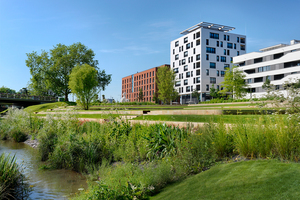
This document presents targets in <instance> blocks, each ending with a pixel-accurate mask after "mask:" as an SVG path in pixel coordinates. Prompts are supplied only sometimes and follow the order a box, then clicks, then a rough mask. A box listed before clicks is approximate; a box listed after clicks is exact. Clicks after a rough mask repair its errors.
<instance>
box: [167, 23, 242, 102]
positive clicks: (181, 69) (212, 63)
mask: <svg viewBox="0 0 300 200" xmlns="http://www.w3.org/2000/svg"><path fill="white" fill-rule="evenodd" d="M234 29H235V28H234V27H229V26H224V25H219V24H214V23H208V22H201V23H199V24H196V25H194V26H192V27H191V28H188V29H186V30H184V31H182V32H181V33H180V34H182V35H183V36H181V37H180V38H178V39H176V40H173V41H172V42H171V48H170V50H171V52H170V57H171V58H170V61H171V62H170V65H171V69H173V70H174V71H175V73H176V79H177V81H176V84H175V88H176V89H177V90H178V92H179V95H180V103H181V104H185V103H188V102H189V101H191V100H192V98H191V93H192V92H193V91H194V90H197V91H198V93H200V94H201V95H200V100H201V101H206V100H208V99H210V95H209V92H210V88H211V87H212V85H213V84H214V87H215V88H216V89H221V86H220V82H222V81H223V80H224V74H225V71H226V68H228V67H231V65H232V64H231V63H232V60H233V57H234V56H238V55H242V54H245V53H246V36H245V35H239V34H234V33H229V31H231V30H234ZM192 101H195V99H193V100H192Z"/></svg>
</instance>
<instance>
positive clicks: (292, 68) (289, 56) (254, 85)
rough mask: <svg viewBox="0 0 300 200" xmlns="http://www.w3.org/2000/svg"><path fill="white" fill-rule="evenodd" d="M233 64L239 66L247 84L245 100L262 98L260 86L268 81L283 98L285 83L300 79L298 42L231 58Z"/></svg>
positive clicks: (299, 41) (299, 45) (294, 41)
mask: <svg viewBox="0 0 300 200" xmlns="http://www.w3.org/2000/svg"><path fill="white" fill-rule="evenodd" d="M233 63H234V64H235V65H238V66H240V67H239V68H238V69H239V70H242V71H243V72H244V73H245V75H246V77H245V79H246V82H247V83H248V88H249V93H248V94H247V96H246V98H251V97H256V98H259V97H264V96H265V95H266V91H265V90H264V89H263V88H262V85H263V84H264V82H265V81H266V79H269V80H270V81H271V84H272V85H274V86H275V90H279V92H281V93H282V94H283V95H284V96H287V91H285V90H284V88H283V84H284V83H285V82H290V81H291V82H293V81H296V80H297V79H300V40H291V42H290V45H287V44H278V45H275V46H271V47H267V48H264V49H260V52H252V53H247V54H244V55H241V56H237V57H234V58H233Z"/></svg>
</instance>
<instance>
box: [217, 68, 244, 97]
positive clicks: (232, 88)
mask: <svg viewBox="0 0 300 200" xmlns="http://www.w3.org/2000/svg"><path fill="white" fill-rule="evenodd" d="M245 77H246V75H245V74H243V72H242V71H240V70H238V68H237V66H233V67H232V68H231V69H230V68H228V69H227V70H226V72H225V76H224V81H223V82H221V84H222V86H223V87H224V89H223V90H220V91H219V93H220V94H222V95H226V94H227V93H231V94H232V95H233V97H235V98H241V97H243V96H244V95H245V93H246V92H247V90H246V87H247V84H246V82H245V79H244V78H245Z"/></svg>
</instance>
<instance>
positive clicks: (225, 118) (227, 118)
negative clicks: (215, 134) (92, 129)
mask: <svg viewBox="0 0 300 200" xmlns="http://www.w3.org/2000/svg"><path fill="white" fill-rule="evenodd" d="M260 117H261V115H142V116H138V117H136V118H134V119H132V120H149V121H152V120H153V121H161V122H164V121H176V122H207V123H209V122H214V123H217V122H220V121H222V122H224V123H238V122H241V121H247V120H251V121H253V120H258V119H259V118H260ZM265 117H266V118H268V117H270V116H265Z"/></svg>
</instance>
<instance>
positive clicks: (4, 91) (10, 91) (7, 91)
mask: <svg viewBox="0 0 300 200" xmlns="http://www.w3.org/2000/svg"><path fill="white" fill-rule="evenodd" d="M1 93H2V94H16V91H15V90H13V89H10V88H8V87H5V86H2V87H0V94H1Z"/></svg>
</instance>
